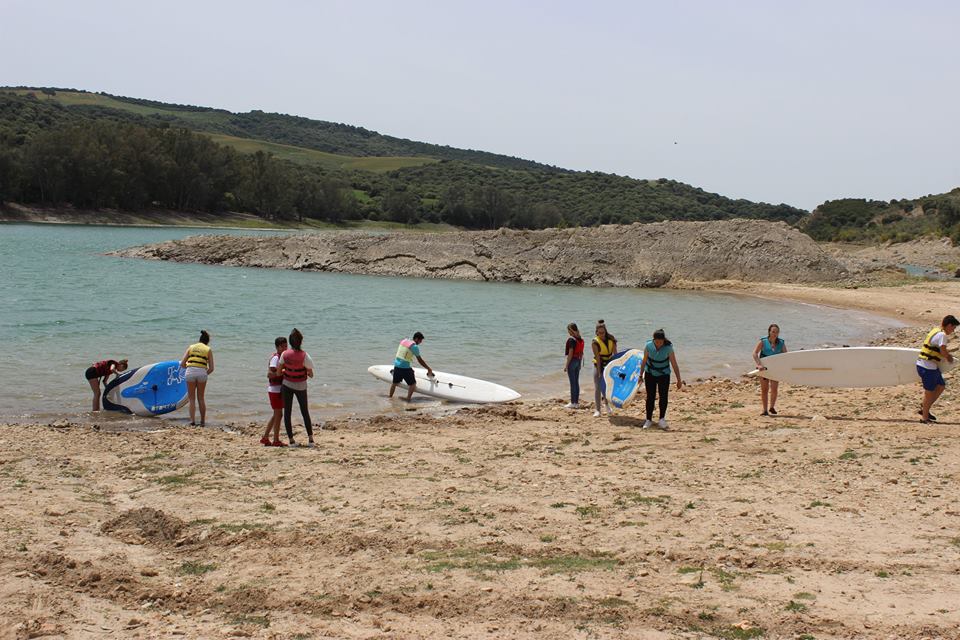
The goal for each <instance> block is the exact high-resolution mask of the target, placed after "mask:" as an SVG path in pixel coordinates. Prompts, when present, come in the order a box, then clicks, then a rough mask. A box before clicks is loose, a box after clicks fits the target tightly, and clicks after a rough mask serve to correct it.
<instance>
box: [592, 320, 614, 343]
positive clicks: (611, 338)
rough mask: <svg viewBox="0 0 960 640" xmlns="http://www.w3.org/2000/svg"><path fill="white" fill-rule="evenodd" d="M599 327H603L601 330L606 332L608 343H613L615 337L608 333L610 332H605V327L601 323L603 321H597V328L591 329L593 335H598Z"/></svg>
mask: <svg viewBox="0 0 960 640" xmlns="http://www.w3.org/2000/svg"><path fill="white" fill-rule="evenodd" d="M600 327H603V330H604V331H606V332H607V341H608V342H609V341H610V340H613V341H614V342H616V341H617V338H616V336H614V335H613V334H612V333H610V331H608V330H607V325H606V324H605V323H604V322H603V320H597V326H596V327H595V328H594V329H593V332H594V333H595V334H596V333H598V332H599V331H600Z"/></svg>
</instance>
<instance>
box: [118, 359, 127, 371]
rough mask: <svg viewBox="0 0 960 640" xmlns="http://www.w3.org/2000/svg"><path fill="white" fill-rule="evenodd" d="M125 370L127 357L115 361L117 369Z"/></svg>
mask: <svg viewBox="0 0 960 640" xmlns="http://www.w3.org/2000/svg"><path fill="white" fill-rule="evenodd" d="M126 370H127V359H126V358H124V359H123V360H118V361H117V371H126Z"/></svg>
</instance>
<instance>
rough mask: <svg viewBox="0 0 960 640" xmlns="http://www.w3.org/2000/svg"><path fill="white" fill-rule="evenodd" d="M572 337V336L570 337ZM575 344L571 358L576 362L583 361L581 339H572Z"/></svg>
mask: <svg viewBox="0 0 960 640" xmlns="http://www.w3.org/2000/svg"><path fill="white" fill-rule="evenodd" d="M571 337H572V336H571ZM573 339H574V340H575V341H576V344H575V345H574V347H573V357H574V358H576V359H577V360H583V346H584V343H583V338H573Z"/></svg>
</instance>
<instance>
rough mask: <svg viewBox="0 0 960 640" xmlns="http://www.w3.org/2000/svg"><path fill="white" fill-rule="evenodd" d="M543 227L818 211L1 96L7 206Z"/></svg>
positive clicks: (391, 141) (375, 139)
mask: <svg viewBox="0 0 960 640" xmlns="http://www.w3.org/2000/svg"><path fill="white" fill-rule="evenodd" d="M3 200H9V201H16V202H22V203H25V204H45V205H50V204H54V205H56V204H61V203H68V204H73V205H75V206H82V207H110V208H119V209H129V210H139V209H143V208H170V209H178V210H191V209H193V210H198V211H207V212H217V211H225V210H232V211H239V212H245V213H254V214H257V215H261V216H264V217H266V218H270V219H278V218H283V219H298V218H299V219H301V220H302V219H304V218H316V219H321V220H327V221H331V222H338V221H341V220H349V219H371V220H388V221H392V222H398V223H404V224H410V223H417V222H437V223H447V224H454V225H458V226H463V227H467V228H497V227H499V226H510V227H516V228H542V227H548V226H556V225H571V226H576V225H595V224H604V223H629V222H634V221H653V220H669V219H675V220H715V219H716V220H719V219H728V218H734V217H747V218H758V219H767V220H784V221H787V222H790V223H795V222H797V221H799V220H801V219H802V218H803V217H804V216H805V215H806V212H805V211H803V210H801V209H797V208H794V207H789V206H787V205H782V204H781V205H770V204H764V203H755V202H750V201H747V200H733V199H730V198H726V197H723V196H721V195H718V194H715V193H708V192H705V191H703V190H702V189H698V188H696V187H692V186H690V185H686V184H683V183H680V182H676V181H673V180H668V179H658V180H636V179H633V178H628V177H623V176H617V175H612V174H604V173H597V172H574V171H569V170H565V169H560V168H557V167H551V166H549V165H544V164H540V163H537V162H533V161H530V160H523V159H520V158H513V157H510V156H504V155H498V154H493V153H488V152H484V151H474V150H465V149H453V148H451V147H445V146H440V145H433V144H428V143H423V142H415V141H411V140H404V139H402V138H396V137H392V136H385V135H382V134H379V133H377V132H374V131H369V130H367V129H363V128H361V127H354V126H350V125H344V124H337V123H331V122H323V121H317V120H310V119H307V118H301V117H297V116H289V115H282V114H270V113H263V112H261V111H252V112H249V113H242V114H236V113H231V112H229V111H225V110H223V109H214V108H209V107H197V106H190V105H177V104H167V103H161V102H155V101H149V100H139V99H135V98H124V97H119V96H111V95H106V94H102V93H90V92H86V91H77V90H72V89H50V88H41V89H36V88H34V89H31V88H23V87H19V88H8V89H2V88H0V202H2V201H3Z"/></svg>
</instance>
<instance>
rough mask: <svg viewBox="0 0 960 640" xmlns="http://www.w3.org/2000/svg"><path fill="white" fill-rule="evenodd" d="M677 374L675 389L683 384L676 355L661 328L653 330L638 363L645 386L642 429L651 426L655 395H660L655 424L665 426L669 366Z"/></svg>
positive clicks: (664, 428)
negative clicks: (657, 418) (657, 416)
mask: <svg viewBox="0 0 960 640" xmlns="http://www.w3.org/2000/svg"><path fill="white" fill-rule="evenodd" d="M671 367H673V371H674V373H676V374H677V389H680V388H681V387H682V386H683V379H682V378H680V367H679V365H677V356H676V355H675V354H674V353H673V343H672V342H670V341H669V340H667V335H666V333H665V332H664V331H663V329H657V330H656V331H654V332H653V340H650V341H648V342H647V346H646V347H644V349H643V362H642V363H641V364H640V375H641V376H643V382H644V386H646V388H647V419H646V421H645V422H644V423H643V428H644V429H649V428H650V427H652V426H653V405H654V403H655V401H656V397H657V395H658V394H659V396H660V419H659V420H658V421H657V426H658V427H660V428H661V429H663V430H666V429H668V428H669V427H668V426H667V403H668V402H669V397H670V368H671Z"/></svg>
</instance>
